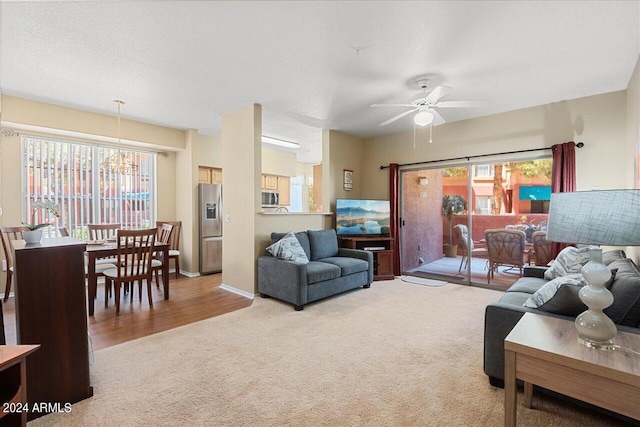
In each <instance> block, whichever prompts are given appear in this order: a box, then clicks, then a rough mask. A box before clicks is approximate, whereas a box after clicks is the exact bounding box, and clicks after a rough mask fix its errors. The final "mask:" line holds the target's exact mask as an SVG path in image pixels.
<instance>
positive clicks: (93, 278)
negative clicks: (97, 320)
mask: <svg viewBox="0 0 640 427" xmlns="http://www.w3.org/2000/svg"><path fill="white" fill-rule="evenodd" d="M169 247H170V245H169V243H158V242H156V243H154V245H153V250H154V252H159V253H161V254H162V260H163V262H162V287H163V291H164V299H165V300H168V299H169V263H168V262H167V261H168V260H169ZM86 254H87V259H88V262H87V282H88V283H87V290H88V292H87V305H88V311H89V316H93V313H94V308H95V299H96V295H97V292H98V275H97V274H96V260H97V259H100V258H114V257H116V256H117V255H118V243H117V242H115V241H111V240H107V241H98V242H91V241H90V242H87V249H86Z"/></svg>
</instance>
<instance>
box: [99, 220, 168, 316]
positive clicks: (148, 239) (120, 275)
mask: <svg viewBox="0 0 640 427" xmlns="http://www.w3.org/2000/svg"><path fill="white" fill-rule="evenodd" d="M156 233H157V229H156V228H150V229H147V230H118V232H117V237H116V240H117V243H118V249H117V264H116V266H115V267H114V268H110V269H108V270H106V271H104V273H103V274H104V277H105V285H104V292H105V307H106V306H107V303H108V300H109V298H108V294H109V288H110V287H111V285H114V288H115V289H114V294H115V300H116V315H120V285H121V284H123V283H133V282H135V281H137V282H138V298H139V300H140V302H142V281H143V280H146V282H147V294H148V297H149V307H153V297H152V295H151V274H152V270H151V260H152V254H153V245H154V242H155V238H156ZM130 300H131V301H133V289H131V294H130Z"/></svg>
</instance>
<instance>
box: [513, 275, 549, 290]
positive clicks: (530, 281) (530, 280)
mask: <svg viewBox="0 0 640 427" xmlns="http://www.w3.org/2000/svg"><path fill="white" fill-rule="evenodd" d="M545 283H548V280H545V279H541V278H538V277H521V278H519V279H518V280H517V281H516V283H514V284H513V285H512V286H511V287H510V288H509V289H507V292H525V293H528V294H532V293H534V292H535V291H537V290H538V289H540V288H541V287H542V286H544V285H545Z"/></svg>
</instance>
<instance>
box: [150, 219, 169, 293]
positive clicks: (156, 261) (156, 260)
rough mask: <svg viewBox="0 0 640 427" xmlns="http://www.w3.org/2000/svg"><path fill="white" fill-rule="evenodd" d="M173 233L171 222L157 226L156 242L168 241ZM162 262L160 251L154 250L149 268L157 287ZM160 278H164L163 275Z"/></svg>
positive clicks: (158, 285)
mask: <svg viewBox="0 0 640 427" xmlns="http://www.w3.org/2000/svg"><path fill="white" fill-rule="evenodd" d="M172 233H173V225H172V224H168V223H164V224H162V227H159V228H158V235H157V236H156V243H167V244H168V243H170V240H171V234H172ZM164 262H165V260H164V259H162V252H154V253H153V259H152V260H151V269H152V270H153V271H154V273H155V276H156V286H157V287H158V288H159V287H160V278H159V277H158V276H159V271H160V270H162V267H163V266H164ZM166 262H169V260H166ZM162 280H163V281H164V280H165V277H163V278H162Z"/></svg>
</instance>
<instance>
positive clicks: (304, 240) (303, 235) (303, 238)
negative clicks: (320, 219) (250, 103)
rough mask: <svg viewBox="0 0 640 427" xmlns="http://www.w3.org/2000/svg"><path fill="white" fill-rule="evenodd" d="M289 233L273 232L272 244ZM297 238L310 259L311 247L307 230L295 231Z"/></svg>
mask: <svg viewBox="0 0 640 427" xmlns="http://www.w3.org/2000/svg"><path fill="white" fill-rule="evenodd" d="M285 235H287V233H271V244H274V243H275V242H277V241H278V240H280V239H282V238H283V237H284V236H285ZM295 236H296V239H298V243H300V246H302V249H303V250H304V253H305V255H306V256H307V258H308V259H309V260H310V259H311V248H310V247H309V237H308V236H307V232H306V231H300V232H298V233H295Z"/></svg>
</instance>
